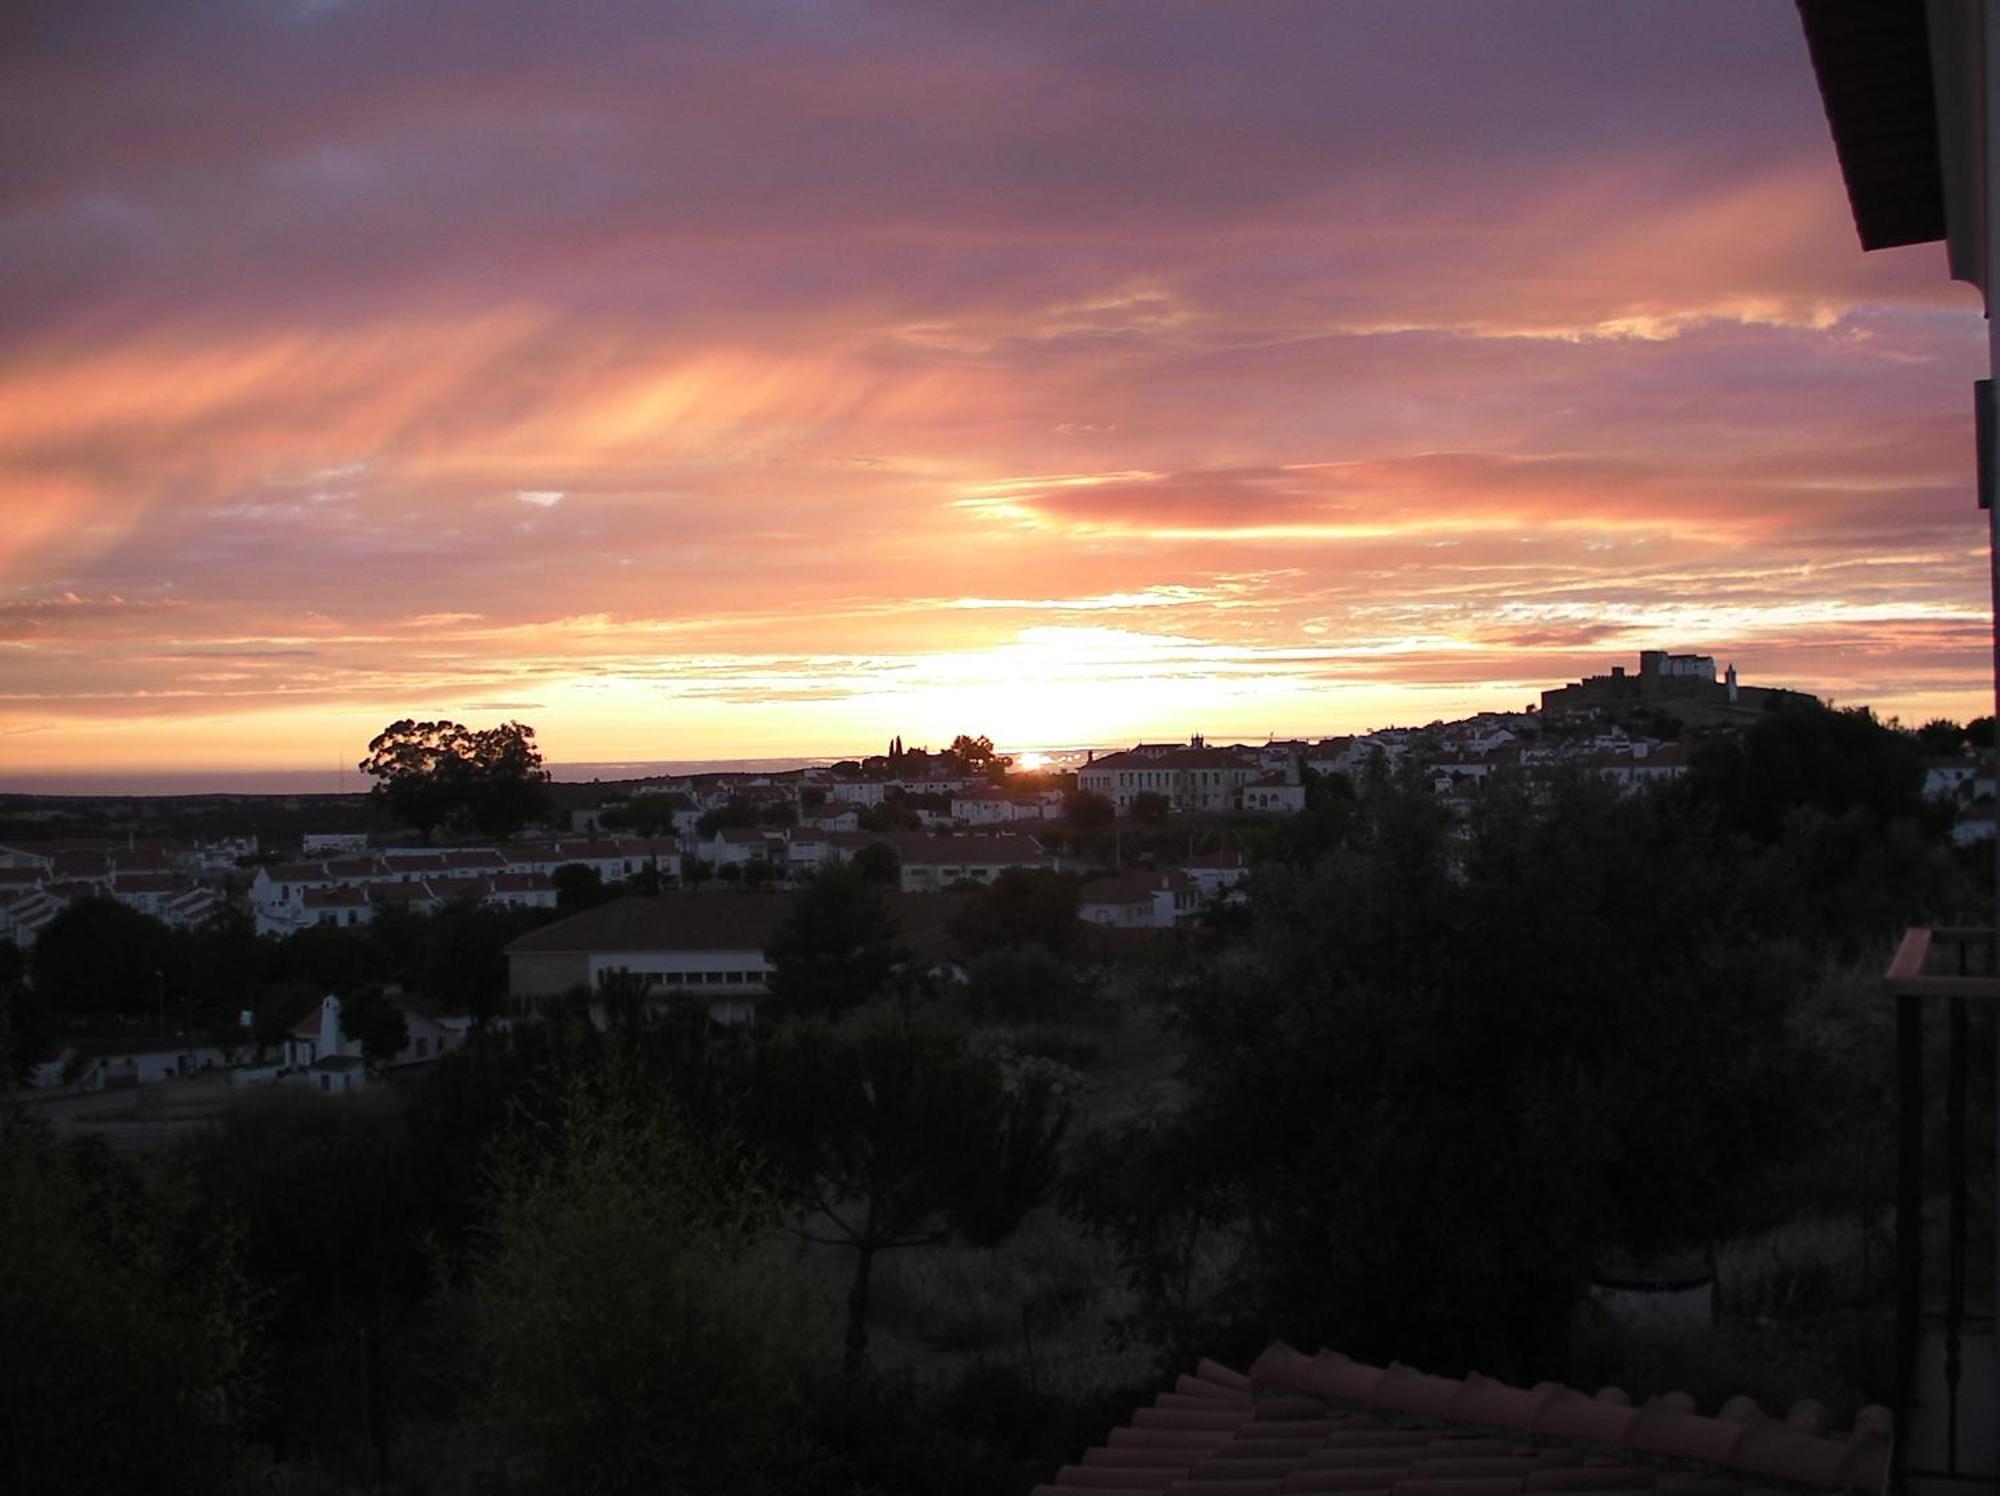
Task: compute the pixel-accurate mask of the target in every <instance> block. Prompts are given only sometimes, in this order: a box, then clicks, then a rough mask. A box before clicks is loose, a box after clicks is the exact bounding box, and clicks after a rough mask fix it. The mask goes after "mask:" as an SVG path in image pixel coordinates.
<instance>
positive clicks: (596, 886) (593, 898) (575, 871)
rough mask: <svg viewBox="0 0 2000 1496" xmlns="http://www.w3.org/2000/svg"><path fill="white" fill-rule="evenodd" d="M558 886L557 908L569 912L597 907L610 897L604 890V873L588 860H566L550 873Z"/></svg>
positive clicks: (550, 879) (552, 880)
mask: <svg viewBox="0 0 2000 1496" xmlns="http://www.w3.org/2000/svg"><path fill="white" fill-rule="evenodd" d="M549 882H551V883H553V884H555V886H556V908H558V909H561V910H563V911H564V912H565V913H568V914H578V913H581V912H582V911H583V910H585V909H595V908H596V907H597V906H598V905H599V904H602V903H603V902H604V901H605V900H606V899H607V898H609V897H610V895H609V894H607V893H606V892H605V891H604V875H603V874H602V873H600V872H599V871H598V870H597V869H596V868H594V867H592V866H591V865H590V864H589V863H587V862H565V863H562V864H560V865H558V866H557V867H556V869H555V870H554V871H553V872H551V873H550V874H549Z"/></svg>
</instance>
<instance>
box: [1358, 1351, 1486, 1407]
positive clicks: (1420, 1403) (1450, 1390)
mask: <svg viewBox="0 0 2000 1496" xmlns="http://www.w3.org/2000/svg"><path fill="white" fill-rule="evenodd" d="M1463 1386H1464V1384H1463V1383H1461V1382H1458V1381H1455V1380H1453V1379H1452V1378H1451V1377H1437V1376H1432V1375H1430V1373H1428V1372H1423V1371H1418V1370H1417V1369H1416V1367H1414V1366H1405V1365H1403V1363H1402V1362H1400V1361H1398V1362H1395V1363H1394V1364H1392V1365H1391V1366H1390V1367H1389V1369H1388V1371H1387V1372H1386V1373H1384V1375H1383V1377H1382V1380H1381V1381H1379V1382H1377V1383H1376V1384H1375V1392H1374V1395H1373V1396H1372V1397H1371V1398H1370V1399H1369V1401H1370V1402H1371V1403H1372V1404H1373V1405H1374V1406H1376V1407H1378V1408H1390V1409H1393V1410H1394V1411H1396V1412H1398V1413H1420V1414H1422V1415H1423V1416H1425V1417H1426V1418H1444V1417H1446V1416H1448V1413H1447V1410H1448V1409H1449V1408H1450V1407H1451V1400H1452V1399H1453V1398H1454V1397H1456V1396H1458V1394H1459V1392H1460V1390H1461V1389H1462V1387H1463Z"/></svg>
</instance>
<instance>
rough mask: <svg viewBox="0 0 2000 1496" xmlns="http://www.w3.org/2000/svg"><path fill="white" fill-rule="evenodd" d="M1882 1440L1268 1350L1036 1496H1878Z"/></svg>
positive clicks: (1874, 1416)
mask: <svg viewBox="0 0 2000 1496" xmlns="http://www.w3.org/2000/svg"><path fill="white" fill-rule="evenodd" d="M1889 1436H1890V1421H1889V1414H1888V1411H1887V1409H1884V1408H1864V1409H1863V1410H1862V1412H1861V1415H1860V1416H1859V1417H1858V1418H1857V1419H1856V1422H1855V1427H1854V1430H1853V1432H1852V1433H1851V1434H1849V1435H1848V1436H1847V1437H1845V1438H1829V1437H1828V1436H1827V1434H1826V1431H1825V1414H1824V1411H1823V1410H1822V1409H1820V1408H1819V1406H1818V1405H1817V1404H1815V1403H1801V1404H1800V1405H1799V1406H1798V1407H1796V1408H1794V1409H1792V1411H1791V1412H1790V1413H1789V1414H1788V1415H1787V1416H1786V1417H1785V1418H1783V1419H1775V1418H1769V1417H1766V1416H1765V1415H1764V1413H1763V1411H1762V1410H1761V1409H1760V1408H1758V1406H1757V1405H1756V1404H1755V1403H1754V1402H1752V1401H1751V1400H1750V1399H1748V1398H1741V1397H1739V1398H1736V1399H1733V1400H1732V1401H1731V1402H1729V1403H1728V1404H1727V1405H1725V1406H1724V1407H1723V1409H1722V1410H1721V1412H1720V1413H1718V1414H1717V1415H1715V1416H1713V1417H1705V1416H1703V1415H1702V1414H1699V1413H1697V1412H1696V1411H1695V1409H1694V1400H1693V1399H1692V1398H1690V1397H1689V1396H1688V1395H1687V1394H1686V1393H1684V1392H1672V1393H1668V1394H1666V1395H1665V1396H1663V1397H1659V1398H1655V1399H1653V1400H1652V1401H1651V1402H1649V1403H1647V1404H1645V1405H1644V1406H1643V1407H1635V1406H1634V1405H1633V1403H1632V1400H1631V1399H1630V1398H1629V1397H1628V1396H1626V1394H1625V1393H1624V1392H1622V1391H1621V1390H1619V1389H1618V1388H1615V1387H1609V1388H1606V1389H1604V1390H1603V1391H1602V1392H1599V1393H1598V1394H1597V1395H1596V1396H1595V1397H1592V1396H1590V1395H1588V1394H1586V1393H1582V1392H1578V1391H1577V1390H1575V1389H1574V1388H1571V1387H1564V1386H1560V1385H1558V1384H1556V1383H1553V1382H1544V1383H1542V1384H1541V1385H1540V1386H1537V1387H1533V1388H1523V1387H1514V1386H1510V1385H1508V1384H1507V1383H1505V1382H1497V1381H1494V1380H1492V1379H1491V1378H1488V1377H1483V1376H1480V1375H1478V1374H1477V1373H1475V1374H1473V1375H1471V1376H1468V1377H1466V1378H1464V1379H1463V1380H1459V1379H1457V1378H1454V1377H1440V1376H1429V1375H1426V1374H1425V1373H1423V1372H1421V1371H1416V1370H1413V1369H1412V1368H1410V1367H1407V1366H1388V1367H1381V1366H1367V1365H1363V1364H1362V1363H1360V1362H1357V1361H1351V1360H1349V1359H1348V1358H1347V1357H1346V1356H1343V1355H1340V1354H1338V1353H1336V1352H1333V1351H1321V1352H1320V1353H1319V1354H1318V1355H1316V1356H1307V1355H1304V1354H1302V1353H1300V1352H1299V1351H1296V1350H1293V1349H1292V1348H1291V1347H1290V1346H1288V1345H1274V1346H1272V1347H1271V1348H1270V1349H1269V1350H1267V1351H1265V1352H1264V1354H1263V1355H1261V1356H1259V1357H1258V1358H1257V1361H1256V1364H1255V1365H1253V1366H1252V1367H1251V1368H1250V1374H1249V1375H1248V1376H1247V1377H1246V1376H1244V1375H1242V1374H1241V1373H1239V1372H1234V1371H1231V1370H1229V1369H1228V1368H1227V1367H1224V1366H1218V1365H1217V1364H1216V1363H1214V1362H1212V1361H1203V1362H1202V1363H1201V1365H1200V1367H1199V1368H1198V1369H1197V1371H1196V1372H1195V1374H1194V1375H1193V1376H1184V1377H1182V1378H1180V1380H1179V1381H1178V1382H1176V1383H1175V1385H1174V1390H1173V1391H1171V1392H1166V1393H1162V1394H1161V1395H1160V1396H1159V1397H1158V1398H1156V1399H1155V1400H1154V1402H1153V1405H1152V1406H1151V1407H1149V1408H1141V1409H1139V1410H1138V1411H1137V1413H1135V1414H1134V1415H1133V1419H1132V1424H1131V1426H1130V1427H1129V1428H1118V1429H1113V1430H1112V1431H1111V1434H1110V1437H1109V1439H1108V1440H1107V1442H1106V1443H1105V1444H1104V1445H1102V1446H1101V1447H1099V1448H1096V1449H1092V1450H1090V1451H1088V1452H1087V1453H1086V1454H1085V1455H1084V1457H1083V1460H1082V1462H1081V1463H1079V1464H1075V1465H1066V1466H1064V1467H1063V1469H1062V1470H1061V1472H1060V1473H1059V1474H1058V1475H1057V1477H1056V1480H1055V1483H1054V1484H1053V1485H1047V1486H1038V1487H1037V1488H1036V1496H1058V1493H1070V1492H1074V1491H1079V1490H1100V1491H1102V1490H1115V1491H1132V1492H1138V1491H1149V1492H1154V1493H1158V1496H1169V1493H1171V1496H1285V1493H1290V1492H1295V1491H1333V1492H1343V1493H1348V1496H1600V1493H1602V1496H1634V1493H1646V1492H1652V1493H1657V1496H1762V1493H1763V1492H1764V1490H1765V1489H1766V1488H1765V1487H1764V1486H1763V1485H1762V1484H1761V1483H1762V1482H1772V1483H1775V1484H1776V1486H1777V1487H1778V1488H1780V1489H1785V1488H1797V1487H1800V1486H1806V1487H1811V1488H1814V1489H1816V1490H1822V1491H1857V1492H1860V1491H1866V1492H1878V1491H1881V1490H1883V1489H1884V1487H1885V1486H1886V1484H1887V1480H1888V1472H1889Z"/></svg>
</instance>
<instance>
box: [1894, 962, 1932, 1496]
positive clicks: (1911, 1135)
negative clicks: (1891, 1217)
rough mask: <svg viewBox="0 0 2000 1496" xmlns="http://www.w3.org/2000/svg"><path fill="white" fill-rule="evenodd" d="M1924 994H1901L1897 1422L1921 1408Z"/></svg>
mask: <svg viewBox="0 0 2000 1496" xmlns="http://www.w3.org/2000/svg"><path fill="white" fill-rule="evenodd" d="M1923 1043H1924V1030H1923V999H1921V998H1918V997H1909V996H1903V997H1898V998H1897V999H1896V1402H1897V1408H1896V1421H1897V1427H1898V1428H1899V1429H1903V1428H1908V1427H1909V1426H1910V1417H1911V1414H1912V1411H1913V1410H1914V1409H1915V1407H1916V1401H1917V1397H1916V1393H1917V1388H1916V1372H1917V1341H1918V1339H1919V1337H1920V1336H1921V1335H1922V1334H1923V1300H1922V1297H1921V1295H1922V1292H1923V1264H1924V1110H1923V1103H1924V1050H1923ZM1906 1443H1907V1440H1904V1439H1898V1440H1896V1442H1895V1447H1894V1450H1893V1452H1892V1456H1891V1457H1892V1460H1893V1468H1892V1470H1891V1479H1892V1482H1893V1484H1894V1486H1895V1488H1896V1489H1898V1490H1900V1489H1902V1484H1903V1463H1904V1455H1905V1445H1906Z"/></svg>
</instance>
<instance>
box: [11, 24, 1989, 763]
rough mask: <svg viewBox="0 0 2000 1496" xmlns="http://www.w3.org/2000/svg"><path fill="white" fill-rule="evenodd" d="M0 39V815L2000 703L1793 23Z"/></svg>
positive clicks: (1913, 331) (1929, 296)
mask: <svg viewBox="0 0 2000 1496" xmlns="http://www.w3.org/2000/svg"><path fill="white" fill-rule="evenodd" d="M6 11H7V13H6V17H5V19H0V788H7V787H17V788H18V787H30V786H32V787H47V786H48V785H50V784H52V783H54V782H55V779H56V777H57V776H68V777H70V778H74V777H75V776H77V775H80V774H91V773H108V772H113V771H117V772H121V773H124V774H128V775H130V774H135V773H151V772H153V771H181V772H191V771H199V772H201V773H202V774H205V775H207V776H209V777H210V778H212V779H214V780H215V781H216V782H217V783H218V784H220V783H222V782H224V781H226V780H227V779H228V777H229V774H230V773H231V772H232V771H238V770H248V769H287V768H307V769H321V770H325V771H326V776H327V778H328V779H329V780H330V779H331V778H332V766H333V765H335V764H337V763H340V762H342V761H345V762H346V763H348V764H349V765H350V767H351V765H352V764H353V762H354V761H355V760H356V759H358V758H360V757H361V756H362V752H363V750H364V749H365V746H366V743H367V740H368V738H369V737H370V736H371V735H372V734H373V733H375V732H376V731H378V730H379V729H380V728H381V727H382V725H383V724H384V723H386V722H388V721H389V720H391V719H392V718H396V717H402V716H419V717H428V716H438V715H444V716H451V717H455V718H458V719H459V720H462V721H466V722H468V723H470V724H472V725H477V726H483V725H488V724H490V723H492V722H496V721H499V720H501V719H503V718H517V719H521V720H524V721H527V722H530V723H532V724H534V725H535V727H536V728H537V729H538V730H539V733H540V737H541V740H542V744H543V747H544V749H545V750H546V752H547V753H548V755H549V757H550V759H551V760H552V761H555V762H581V761H606V760H641V759H646V760H657V759H695V758H713V757H723V756H729V757H748V756H759V755H786V754H800V755H803V754H815V753H828V754H839V753H849V752H854V751H857V750H860V751H871V750H876V749H878V748H879V746H880V745H881V744H882V743H883V742H885V741H886V740H887V739H888V738H889V736H890V735H891V734H893V733H901V734H902V736H903V737H904V738H905V739H906V740H907V741H909V742H910V743H912V744H916V743H921V742H927V741H928V742H931V743H933V744H937V743H942V742H943V741H947V740H948V739H949V738H950V737H951V736H952V734H954V733H955V732H961V731H968V732H984V733H987V734H989V735H991V736H992V737H993V738H995V739H996V740H997V741H999V742H1001V743H1002V744H1003V745H1014V746H1033V745H1050V746H1053V745H1061V744H1076V743H1119V742H1128V741H1130V740H1133V739H1135V738H1138V737H1141V736H1145V737H1167V736H1185V735H1186V734H1188V733H1190V732H1205V733H1207V734H1208V735H1209V736H1210V737H1212V738H1232V739H1233V738H1239V737H1240V738H1250V739H1257V740H1261V739H1262V738H1263V737H1264V736H1265V734H1266V733H1269V732H1275V733H1278V734H1280V735H1295V734H1307V733H1311V734H1319V733H1327V732H1335V731H1351V730H1355V729H1358V728H1363V727H1368V726H1372V725H1381V724H1387V723H1391V722H1425V721H1429V720H1433V719H1436V718H1440V717H1444V718H1450V717H1456V716H1462V715H1465V714H1467V713H1469V712H1472V711H1475V710H1478V709H1480V708H1482V707H1507V708H1518V707H1519V706H1521V705H1523V704H1525V703H1526V702H1528V701H1531V700H1533V699H1534V698H1535V695H1536V693H1537V692H1539V691H1540V690H1541V689H1542V688H1544V687H1546V686H1550V685H1556V684H1560V683H1561V682H1562V681H1564V680H1566V679H1571V678H1574V677H1576V676H1577V675H1579V674H1580V673H1592V672H1597V671H1601V670H1603V669H1605V668H1607V667H1608V666H1609V665H1611V664H1613V663H1626V662H1628V661H1629V660H1630V659H1631V657H1632V656H1634V655H1635V654H1636V652H1637V651H1638V650H1639V649H1641V648H1654V647H1662V648H1672V649H1698V650H1701V651H1703V652H1709V653H1714V654H1715V655H1716V656H1717V657H1718V660H1724V661H1726V660H1734V661H1735V662H1736V664H1737V665H1738V667H1739V669H1740V670H1741V672H1742V675H1743V678H1744V680H1745V681H1746V682H1752V683H1760V684H1778V685H1790V686H1795V687H1799V688H1802V689H1806V690H1810V691H1813V692H1815V693H1817V694H1820V695H1822V696H1829V697H1832V698H1833V699H1834V700H1836V701H1837V702H1838V703H1840V704H1843V705H1845V704H1860V703H1870V704H1873V705H1874V706H1875V707H1876V708H1877V709H1878V710H1879V711H1880V712H1881V713H1882V714H1883V715H1885V716H1887V715H1891V714H1900V715H1901V716H1902V717H1903V718H1904V719H1905V720H1906V721H1914V720H1921V719H1923V718H1925V717H1929V716H1933V715H1938V714H1947V715H1952V716H1957V717H1960V718H1964V717H1968V716H1971V715H1975V714H1979V713H1983V712H1987V711H1990V710H1991V709H1992V698H1991V690H1992V688H1991V639H1990V634H1989V632H1988V624H1987V616H1988V605H1987V598H1986V586H1987V583H1986V560H1985V550H1984V543H1983V536H1982V526H1981V523H1980V516H1979V514H1978V512H1977V510H1976V509H1975V507H1974V502H1973V497H1972V493H1971V484H1972V465H1971V443H1972V436H1971V420H1970V384H1971V381H1972V380H1973V379H1975V378H1977V377H1979V376H1980V375H1981V374H1982V373H1983V372H1984V369H1983V363H1984V329H1983V324H1982V322H1981V319H1980V315H1979V306H1978V300H1977V296H1976V293H1975V292H1974V291H1972V290H1971V289H1970V288H1968V287H1964V286H1958V285H1953V284H1951V283H1950V282H1948V281H1947V280H1946V277H1945V273H1944V268H1943V254H1942V251H1941V250H1940V249H1939V248H1938V247H1936V246H1928V247H1922V248H1916V249H1907V250H1897V251H1890V252H1886V253H1881V254H1874V255H1866V256H1864V255H1863V254H1862V253H1861V252H1860V250H1859V248H1858V246H1857V243H1856V240H1855V236H1854V232H1853V227H1852V223H1851V220H1850V219H1849V216H1848V211H1847V204H1846V200H1845V197H1844V196H1843V193H1842V190H1841V183H1840V177H1839V172H1838V168H1837V165H1836V162H1835V158H1834V154H1833V149H1832V145H1831V142H1830V140H1829V137H1828V134H1827V128H1826V123H1825V118H1824V115H1823V114H1822V112H1821V108H1820V104H1819V99H1818V95H1817V93H1816V91H1815V88H1814V83H1813V78H1812V72H1811V68H1810V66H1809V64H1808V61H1807V58H1806V53H1805V47H1804V42H1803V39H1802V37H1801V35H1800V30H1799V23H1798V18H1797V13H1796V11H1795V9H1794V7H1793V5H1792V3H1791V0H1714V3H1693V0H1649V3H1643V4H1640V3H1631V4H1621V3H1607V0H1574V3H1557V0H1522V3H1501V0H1479V3H1443V0H1340V3H1333V0H1288V3H1260V0H1233V3H1226V4H1225V3H1206V4H1180V3H1173V0H1143V3H1142V0H1048V3H1015V0H906V3H891V0H882V3H870V4H862V3H835V0H728V3H717V4H699V3H694V0H671V3H668V0H647V3H638V0H562V3H557V0H550V3H527V0H234V3H222V0H217V3H208V0H175V3H172V4H162V3H159V0H143V3H130V4H120V3H108V0H107V3H99V0H48V3H43V0H32V3H29V4H27V5H25V7H24V6H22V5H19V4H16V5H10V6H8V7H7V8H6ZM163 782H164V781H163ZM349 787H350V788H351V787H354V783H353V776H352V775H351V773H350V776H349Z"/></svg>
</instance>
